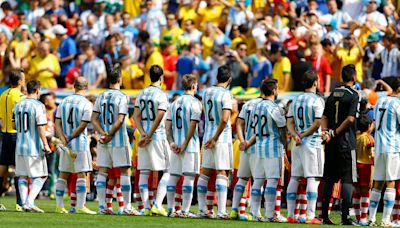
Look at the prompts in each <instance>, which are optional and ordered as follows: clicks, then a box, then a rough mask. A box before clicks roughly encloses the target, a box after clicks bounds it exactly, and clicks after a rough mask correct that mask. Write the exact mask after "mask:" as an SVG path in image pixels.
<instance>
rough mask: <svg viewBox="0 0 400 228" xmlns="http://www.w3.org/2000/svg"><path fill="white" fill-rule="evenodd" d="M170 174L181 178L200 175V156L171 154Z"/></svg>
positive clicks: (197, 154) (196, 154) (186, 153)
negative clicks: (182, 176) (188, 175)
mask: <svg viewBox="0 0 400 228" xmlns="http://www.w3.org/2000/svg"><path fill="white" fill-rule="evenodd" d="M169 172H170V173H171V174H175V175H179V176H181V175H182V174H183V175H186V174H190V175H199V174H200V154H199V153H198V152H197V153H190V152H184V153H183V154H175V153H172V154H171V168H170V171H169Z"/></svg>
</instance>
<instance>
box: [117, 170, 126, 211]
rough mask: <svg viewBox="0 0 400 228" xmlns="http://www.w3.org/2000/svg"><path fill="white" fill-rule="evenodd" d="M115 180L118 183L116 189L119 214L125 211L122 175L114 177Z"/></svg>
mask: <svg viewBox="0 0 400 228" xmlns="http://www.w3.org/2000/svg"><path fill="white" fill-rule="evenodd" d="M114 181H115V182H116V183H117V184H116V185H115V189H116V191H117V203H118V214H119V215H122V214H123V213H124V208H125V200H124V195H123V194H122V189H121V175H119V176H117V178H114Z"/></svg>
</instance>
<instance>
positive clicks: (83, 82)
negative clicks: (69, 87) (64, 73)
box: [74, 77, 88, 90]
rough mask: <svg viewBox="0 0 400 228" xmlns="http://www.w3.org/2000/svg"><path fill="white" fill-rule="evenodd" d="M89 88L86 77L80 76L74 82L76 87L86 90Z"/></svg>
mask: <svg viewBox="0 0 400 228" xmlns="http://www.w3.org/2000/svg"><path fill="white" fill-rule="evenodd" d="M87 88H88V81H87V80H86V78H84V77H78V78H77V79H76V80H75V82H74V89H76V90H85V89H87Z"/></svg>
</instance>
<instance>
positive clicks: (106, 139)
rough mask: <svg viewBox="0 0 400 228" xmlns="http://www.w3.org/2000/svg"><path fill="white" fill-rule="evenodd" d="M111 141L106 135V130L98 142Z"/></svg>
mask: <svg viewBox="0 0 400 228" xmlns="http://www.w3.org/2000/svg"><path fill="white" fill-rule="evenodd" d="M110 141H111V137H110V136H109V135H108V132H105V133H104V134H103V135H102V136H101V137H100V140H99V142H100V143H101V144H106V143H108V142H110Z"/></svg>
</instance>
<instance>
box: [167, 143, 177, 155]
mask: <svg viewBox="0 0 400 228" xmlns="http://www.w3.org/2000/svg"><path fill="white" fill-rule="evenodd" d="M169 147H170V148H171V151H172V152H173V153H175V154H177V153H178V151H179V147H178V145H176V144H175V143H170V144H169Z"/></svg>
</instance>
